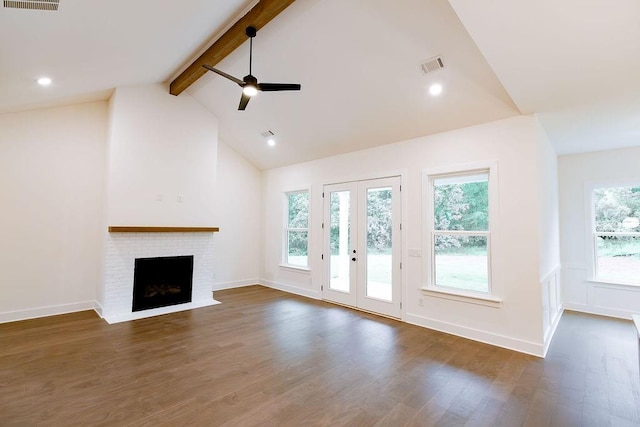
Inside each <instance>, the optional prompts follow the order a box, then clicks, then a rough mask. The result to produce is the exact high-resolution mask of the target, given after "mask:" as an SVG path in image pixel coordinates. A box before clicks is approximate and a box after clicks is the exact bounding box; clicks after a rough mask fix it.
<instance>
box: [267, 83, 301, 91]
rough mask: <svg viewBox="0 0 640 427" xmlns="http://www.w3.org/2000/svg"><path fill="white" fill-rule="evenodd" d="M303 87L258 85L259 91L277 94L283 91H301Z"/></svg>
mask: <svg viewBox="0 0 640 427" xmlns="http://www.w3.org/2000/svg"><path fill="white" fill-rule="evenodd" d="M301 88H302V86H300V85H299V84H297V83H258V90H261V91H263V92H277V91H282V90H300V89H301Z"/></svg>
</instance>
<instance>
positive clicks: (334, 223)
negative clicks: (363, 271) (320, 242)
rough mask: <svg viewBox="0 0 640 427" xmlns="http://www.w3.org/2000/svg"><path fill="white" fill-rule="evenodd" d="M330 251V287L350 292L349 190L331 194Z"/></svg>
mask: <svg viewBox="0 0 640 427" xmlns="http://www.w3.org/2000/svg"><path fill="white" fill-rule="evenodd" d="M330 203H331V206H330V208H329V209H330V212H329V214H330V218H331V221H330V222H331V225H330V229H329V252H330V254H331V255H330V256H331V262H330V266H329V269H330V271H329V288H331V289H333V290H337V291H342V292H349V277H350V268H351V254H350V253H349V248H350V247H351V236H350V231H351V224H350V223H349V213H350V203H351V193H350V192H349V191H335V192H331V195H330Z"/></svg>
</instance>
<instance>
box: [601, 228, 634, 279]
mask: <svg viewBox="0 0 640 427" xmlns="http://www.w3.org/2000/svg"><path fill="white" fill-rule="evenodd" d="M596 242H597V248H596V250H597V252H596V253H597V257H598V278H599V279H606V280H612V281H615V282H624V283H640V236H639V237H630V236H624V237H622V236H598V237H596Z"/></svg>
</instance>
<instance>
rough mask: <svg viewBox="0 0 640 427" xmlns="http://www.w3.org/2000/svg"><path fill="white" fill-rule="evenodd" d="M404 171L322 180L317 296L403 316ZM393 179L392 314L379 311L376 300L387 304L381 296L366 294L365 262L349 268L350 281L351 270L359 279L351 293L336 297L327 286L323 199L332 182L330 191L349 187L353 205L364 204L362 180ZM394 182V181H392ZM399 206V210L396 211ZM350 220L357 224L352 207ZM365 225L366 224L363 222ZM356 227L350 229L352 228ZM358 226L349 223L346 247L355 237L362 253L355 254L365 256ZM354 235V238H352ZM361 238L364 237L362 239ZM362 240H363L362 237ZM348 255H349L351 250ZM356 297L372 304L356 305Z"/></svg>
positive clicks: (326, 211)
mask: <svg viewBox="0 0 640 427" xmlns="http://www.w3.org/2000/svg"><path fill="white" fill-rule="evenodd" d="M405 178H406V171H403V172H398V173H390V174H388V175H383V176H376V177H366V178H365V177H363V178H359V179H351V180H340V181H338V182H332V183H324V184H322V218H323V222H322V228H321V233H322V238H321V239H320V240H321V245H322V249H321V254H322V257H321V258H322V259H321V270H322V272H321V275H320V277H321V288H320V296H321V298H322V299H323V300H325V301H327V302H331V303H336V304H341V305H345V306H349V307H351V308H354V309H358V310H361V311H366V312H372V313H374V314H378V315H381V316H386V317H392V318H397V319H400V320H403V319H404V314H405V307H404V304H403V301H404V295H405V284H406V283H407V282H406V273H405V269H404V268H402V267H403V265H404V260H405V254H406V249H405V246H406V239H403V238H402V237H403V236H402V234H403V233H402V232H403V228H404V227H403V226H402V224H403V223H404V222H405V215H406V200H405V197H404V196H403V192H404V191H403V183H404V181H405V180H406V179H405ZM392 179H397V182H396V184H397V186H398V188H397V190H398V191H397V194H398V201H397V202H395V201H394V205H393V211H394V212H393V215H394V216H396V217H397V222H398V223H397V224H396V223H394V233H398V240H397V244H394V248H393V257H394V263H396V262H397V263H398V264H396V265H399V269H398V270H395V269H394V270H395V271H396V272H397V273H396V274H394V276H393V279H392V280H393V281H399V282H400V283H399V285H397V286H394V287H393V288H394V292H393V298H392V301H393V304H395V305H396V306H399V307H396V308H395V310H394V313H393V315H390V314H387V313H384V312H381V311H384V310H381V311H378V310H379V309H377V307H376V305H377V304H382V305H383V306H384V305H385V304H386V305H388V304H389V303H388V302H382V300H376V299H375V298H369V297H367V296H366V285H367V283H366V282H364V281H363V280H362V278H363V277H364V278H366V265H365V264H366V263H358V264H357V265H356V268H351V269H350V280H351V281H353V277H354V274H353V273H354V270H355V271H356V277H360V279H358V280H357V281H356V282H355V284H354V291H355V292H354V293H353V295H349V294H345V295H344V296H343V297H340V296H338V298H335V296H336V294H335V293H336V292H337V291H332V290H331V289H330V288H329V275H330V267H329V264H327V263H329V262H330V260H331V258H330V256H329V255H328V251H329V233H328V230H325V227H330V226H329V224H326V223H327V221H330V213H329V209H330V204H329V203H325V202H326V199H325V191H326V188H327V187H329V186H335V187H336V188H335V189H331V190H333V191H336V190H337V191H340V188H341V187H342V188H344V189H345V190H350V191H352V195H353V199H354V200H353V201H352V203H353V202H354V201H355V203H356V205H358V206H366V202H363V201H361V200H360V198H362V197H364V198H366V188H367V187H364V189H363V190H362V191H358V188H359V187H360V184H361V183H364V182H368V181H384V180H387V181H391V180H392ZM392 183H393V181H392ZM384 186H390V185H385V183H381V185H380V187H384ZM369 188H376V186H371V187H369ZM398 210H399V212H398ZM349 214H350V221H351V223H355V224H357V222H354V221H353V219H354V216H355V215H356V214H355V213H354V209H351V210H350V212H349ZM358 215H359V216H360V218H362V219H366V214H365V215H364V216H362V215H361V214H358ZM365 227H366V225H365ZM354 228H355V229H356V230H353V229H354ZM357 228H358V227H352V231H351V234H352V237H351V241H352V246H351V247H350V248H349V251H351V250H352V248H353V242H354V241H355V242H356V244H357V246H358V250H359V251H360V252H362V253H360V254H356V255H357V256H358V257H359V256H360V255H362V256H366V244H365V245H364V246H365V248H362V247H361V246H362V245H361V243H362V242H366V230H365V233H364V234H365V237H362V236H359V232H358V230H357ZM354 236H355V239H354ZM362 239H364V240H362ZM361 240H362V241H361ZM325 254H327V258H326V259H325ZM349 255H350V258H351V254H349ZM358 292H360V293H363V295H360V296H359V297H358V296H357V293H358ZM327 293H333V295H332V296H333V298H331V299H327V298H326V296H327ZM358 298H366V299H370V300H372V301H373V304H365V305H366V307H362V306H359V305H358V303H357V300H358Z"/></svg>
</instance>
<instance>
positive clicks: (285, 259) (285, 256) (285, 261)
mask: <svg viewBox="0 0 640 427" xmlns="http://www.w3.org/2000/svg"><path fill="white" fill-rule="evenodd" d="M299 193H307V196H308V197H307V200H308V206H307V227H306V228H298V227H296V228H289V195H290V194H299ZM283 194H284V201H283V204H284V206H283V212H284V215H283V227H282V229H283V236H282V237H283V239H282V256H281V260H282V261H281V263H280V264H279V266H280V267H281V268H284V269H291V270H299V271H311V268H310V260H311V256H310V254H309V251H310V248H311V244H310V240H311V187H297V188H296V189H293V190H285V191H284V192H283ZM290 231H302V232H304V231H306V232H307V265H298V264H290V263H289V232H290Z"/></svg>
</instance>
